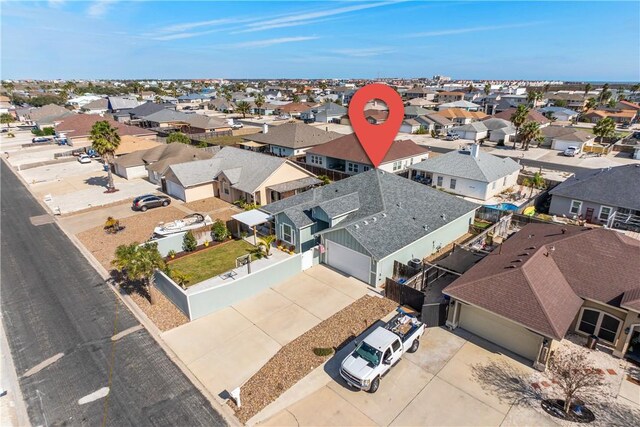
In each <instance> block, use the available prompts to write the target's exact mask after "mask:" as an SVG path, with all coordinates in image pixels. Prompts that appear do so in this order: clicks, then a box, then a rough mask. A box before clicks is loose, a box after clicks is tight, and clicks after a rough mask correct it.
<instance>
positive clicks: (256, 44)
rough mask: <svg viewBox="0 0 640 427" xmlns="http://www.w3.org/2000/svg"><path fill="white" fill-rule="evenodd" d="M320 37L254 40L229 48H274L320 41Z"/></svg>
mask: <svg viewBox="0 0 640 427" xmlns="http://www.w3.org/2000/svg"><path fill="white" fill-rule="evenodd" d="M319 38H320V37H315V36H301V37H281V38H277V39H266V40H253V41H249V42H242V43H235V44H232V45H229V47H234V48H236V47H267V46H273V45H276V44H283V43H294V42H303V41H307V40H316V39H319Z"/></svg>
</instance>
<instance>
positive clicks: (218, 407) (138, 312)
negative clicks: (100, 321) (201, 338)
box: [2, 158, 242, 426]
mask: <svg viewBox="0 0 640 427" xmlns="http://www.w3.org/2000/svg"><path fill="white" fill-rule="evenodd" d="M2 161H3V163H4V165H3V167H8V168H9V169H10V170H11V171H12V172H13V174H14V175H15V176H16V177H17V178H18V180H19V181H20V182H21V183H22V185H24V186H25V188H26V189H27V191H29V194H30V195H31V196H32V197H33V198H34V199H35V200H36V201H37V202H38V204H40V206H42V207H43V208H44V209H45V211H46V212H48V213H49V214H50V215H52V216H53V218H54V222H55V224H56V225H57V226H58V228H59V229H60V230H61V231H62V232H63V233H64V235H65V236H67V238H68V239H69V240H70V241H71V243H73V245H74V246H75V247H76V248H77V249H78V250H79V251H80V253H81V254H82V255H83V256H84V257H85V259H86V260H87V261H88V262H89V264H90V265H91V266H92V267H93V269H94V270H95V271H96V272H97V273H98V275H100V277H102V279H103V280H104V281H105V282H107V284H109V285H110V286H109V289H111V290H112V291H113V293H114V294H116V295H117V296H118V298H120V301H122V303H123V304H124V305H125V306H126V307H127V308H128V309H129V311H130V312H131V313H132V314H133V316H134V317H135V318H136V319H137V320H138V322H140V324H141V325H142V326H143V327H144V328H145V329H146V330H147V331H148V332H149V335H151V337H152V338H153V339H154V341H155V342H156V343H158V345H159V346H160V348H161V349H162V350H163V351H164V352H165V354H166V355H167V356H168V357H169V359H170V360H171V361H172V362H173V363H174V364H175V365H176V366H177V367H178V369H180V371H181V372H182V373H183V374H184V375H185V376H186V377H187V378H188V379H189V381H190V382H191V383H192V384H193V386H194V387H195V388H196V389H197V390H198V391H199V392H200V393H201V394H202V395H203V396H204V397H205V399H207V400H208V401H209V403H210V404H211V406H212V408H213V409H214V410H215V411H216V412H218V413H219V414H220V415H221V416H222V418H223V419H224V420H225V421H226V422H227V424H228V425H230V426H241V425H242V423H240V421H239V420H238V419H237V418H236V417H235V414H234V413H233V410H232V409H231V408H230V407H229V406H227V405H223V404H220V403H219V402H218V401H217V400H216V399H215V398H214V396H213V395H212V394H211V393H210V392H209V391H208V390H207V389H206V388H205V386H204V385H203V384H202V383H201V382H200V380H198V378H196V377H195V376H194V375H193V373H192V372H191V370H189V368H188V367H187V366H186V365H185V364H184V362H183V361H182V360H181V359H180V358H179V357H178V356H177V355H176V354H175V353H174V352H173V350H172V349H171V348H170V347H169V346H168V345H167V344H166V343H165V342H164V340H163V339H162V336H161V331H160V329H158V327H157V326H156V325H155V324H154V323H153V322H152V321H151V319H149V317H147V315H146V314H145V313H144V312H143V311H142V309H140V307H138V305H137V304H136V303H135V302H134V301H133V300H132V299H131V297H129V296H128V295H126V294H125V295H123V294H122V293H120V292H119V291H118V288H117V286H113V285H111V283H110V278H111V276H110V275H109V272H108V271H107V270H106V269H105V268H104V267H103V266H102V264H100V263H99V262H98V260H97V259H96V258H95V257H94V256H93V254H91V253H90V252H89V251H88V250H87V249H86V248H85V247H84V246H83V245H82V243H80V241H79V240H78V239H77V238H76V237H75V236H74V235H73V234H71V233H69V232H68V231H67V230H66V229H65V228H64V227H62V226H61V224H60V222H59V221H58V217H57V216H56V215H54V214H53V213H52V212H51V210H50V209H49V208H48V207H47V205H46V204H45V203H44V202H43V201H41V200H39V199H38V198H37V197H36V196H35V195H34V194H33V193H32V192H31V190H30V188H29V185H28V184H27V182H26V181H25V180H24V179H23V178H22V176H20V174H18V173H17V171H16V169H14V168H13V167H12V166H11V165H9V164H8V163H7V161H6V159H4V158H3V159H2Z"/></svg>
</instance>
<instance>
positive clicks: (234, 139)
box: [207, 135, 244, 147]
mask: <svg viewBox="0 0 640 427" xmlns="http://www.w3.org/2000/svg"><path fill="white" fill-rule="evenodd" d="M243 141H244V139H243V138H242V137H241V136H237V135H236V136H232V135H230V136H216V137H214V138H207V142H208V143H209V144H215V145H221V146H223V147H224V146H227V145H235V144H238V143H240V142H243Z"/></svg>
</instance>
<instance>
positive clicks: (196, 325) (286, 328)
mask: <svg viewBox="0 0 640 427" xmlns="http://www.w3.org/2000/svg"><path fill="white" fill-rule="evenodd" d="M370 289H371V288H370V287H369V286H367V285H366V284H364V283H362V282H360V281H358V280H357V279H354V278H352V277H348V276H344V275H342V274H340V273H338V272H336V271H334V270H331V269H329V268H328V267H326V266H324V265H318V266H315V267H313V268H311V269H309V270H307V271H305V272H303V273H300V274H298V275H297V276H295V277H294V278H292V279H290V280H288V281H285V282H283V283H281V284H279V285H277V286H274V287H272V288H269V289H267V290H265V291H263V292H261V293H260V294H258V295H255V296H253V297H251V298H249V299H246V300H244V301H242V302H240V303H237V304H235V305H233V306H231V307H227V308H225V309H222V310H220V311H218V312H216V313H213V314H210V315H208V316H205V317H203V318H200V319H198V320H195V321H193V322H190V323H188V324H185V325H182V326H180V327H177V328H175V329H172V330H171V331H168V332H165V333H164V334H163V335H162V338H163V340H164V341H165V342H166V343H167V344H168V345H169V346H170V347H171V349H172V350H173V351H174V352H175V353H176V354H177V356H178V357H179V358H180V359H181V360H182V361H183V362H184V363H185V364H186V365H187V367H188V368H189V369H190V370H191V372H192V373H193V374H194V375H195V376H196V377H198V379H199V380H200V381H201V382H202V383H203V384H204V385H205V387H206V388H207V389H208V390H209V392H210V393H211V394H212V395H214V396H219V395H221V394H222V393H223V392H224V391H225V390H227V391H229V390H232V389H234V388H236V387H238V386H240V385H242V384H243V383H244V382H246V381H247V380H248V379H249V378H250V377H251V376H252V375H253V374H254V373H255V372H257V371H258V370H259V369H260V368H261V367H262V365H264V364H265V363H266V362H267V361H268V360H269V359H270V358H271V357H272V356H273V355H274V354H275V353H276V352H277V351H278V350H279V349H280V348H281V347H282V346H283V345H285V344H287V343H289V342H290V341H292V340H293V339H295V338H297V337H298V336H300V335H302V334H303V333H304V332H306V331H308V330H309V329H311V328H312V327H314V326H315V325H317V324H318V323H320V322H321V321H322V320H324V319H326V318H328V317H330V316H331V315H333V314H334V313H336V312H338V311H340V310H341V309H343V308H344V307H346V306H347V305H349V304H351V303H352V302H353V301H355V300H356V299H358V298H360V297H362V296H364V295H365V294H367V293H368V292H370ZM220 401H221V402H222V401H223V399H222V398H220Z"/></svg>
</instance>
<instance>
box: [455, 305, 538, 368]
mask: <svg viewBox="0 0 640 427" xmlns="http://www.w3.org/2000/svg"><path fill="white" fill-rule="evenodd" d="M460 310H461V311H460V322H459V325H460V327H461V328H463V329H466V330H467V331H469V332H471V333H473V334H476V335H478V336H479V337H481V338H484V339H486V340H488V341H491V342H493V343H495V344H497V345H499V346H501V347H504V348H506V349H507V350H510V351H512V352H514V353H516V354H518V355H520V356H522V357H525V358H527V359H529V360H535V359H536V358H537V357H538V350H539V349H540V344H541V343H542V337H541V336H540V335H538V334H535V333H533V332H531V331H529V330H527V329H525V328H523V327H522V326H518V325H516V324H515V323H511V322H509V321H508V320H504V319H502V318H500V317H498V316H495V315H493V314H491V313H488V312H486V311H483V310H480V309H478V308H476V307H472V306H469V305H462V306H461V307H460Z"/></svg>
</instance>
